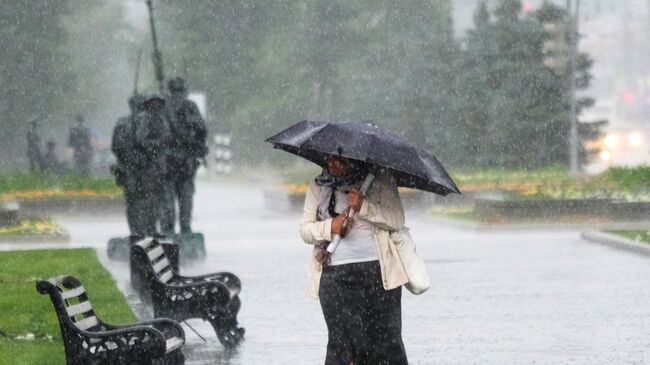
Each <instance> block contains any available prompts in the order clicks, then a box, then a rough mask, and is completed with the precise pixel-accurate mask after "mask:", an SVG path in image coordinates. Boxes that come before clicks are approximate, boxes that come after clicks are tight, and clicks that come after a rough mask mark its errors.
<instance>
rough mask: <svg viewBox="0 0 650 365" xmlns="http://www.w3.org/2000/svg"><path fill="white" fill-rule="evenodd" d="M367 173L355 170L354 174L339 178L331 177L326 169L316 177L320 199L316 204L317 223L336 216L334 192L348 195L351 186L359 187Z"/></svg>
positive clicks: (363, 170)
mask: <svg viewBox="0 0 650 365" xmlns="http://www.w3.org/2000/svg"><path fill="white" fill-rule="evenodd" d="M367 174H368V171H366V169H364V168H356V169H354V172H353V173H351V174H349V175H346V176H341V177H336V176H332V175H331V174H330V173H329V172H328V171H327V169H325V168H324V169H323V172H322V173H321V174H320V175H318V176H316V179H315V181H316V185H318V186H320V187H321V190H320V199H319V202H318V212H317V219H318V220H319V221H323V220H326V219H328V218H333V217H335V216H337V213H336V212H335V211H334V207H335V205H336V198H335V195H334V192H335V191H337V190H338V191H341V192H343V193H346V194H347V193H349V192H350V190H352V187H353V186H357V187H358V186H361V184H362V183H363V180H364V179H365V178H366V175H367Z"/></svg>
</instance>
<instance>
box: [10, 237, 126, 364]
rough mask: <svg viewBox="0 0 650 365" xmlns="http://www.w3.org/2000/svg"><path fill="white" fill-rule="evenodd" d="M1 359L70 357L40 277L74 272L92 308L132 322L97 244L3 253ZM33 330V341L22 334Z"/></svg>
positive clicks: (50, 361)
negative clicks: (41, 291) (38, 287)
mask: <svg viewBox="0 0 650 365" xmlns="http://www.w3.org/2000/svg"><path fill="white" fill-rule="evenodd" d="M0 272H1V273H2V275H0V287H1V288H2V295H1V296H0V330H2V332H3V333H4V334H5V336H3V337H0V358H2V359H11V363H12V364H17V365H18V364H44V365H49V364H52V365H54V364H62V363H64V362H65V354H64V349H63V340H62V338H61V332H60V330H59V324H58V321H57V318H56V314H55V312H54V308H53V307H52V303H51V301H50V299H49V297H48V296H45V295H40V294H38V292H37V291H36V285H35V284H36V280H39V279H46V278H50V277H53V276H59V275H73V276H76V277H78V278H79V279H80V280H81V281H82V282H83V284H84V287H85V288H86V290H87V292H88V295H89V296H90V297H91V300H92V303H93V308H94V309H95V311H96V312H97V313H98V314H99V315H100V316H101V317H102V319H105V320H106V321H107V322H112V323H133V322H134V321H135V316H134V315H133V312H132V311H131V309H130V308H129V306H128V304H127V302H126V300H125V298H124V296H123V295H122V293H120V291H119V290H118V289H117V287H116V286H115V282H114V281H113V279H112V278H111V275H110V274H109V273H108V272H107V271H106V270H105V269H104V268H103V267H102V265H101V264H100V263H99V261H98V260H97V256H96V254H95V251H94V250H93V249H88V248H84V249H71V250H34V251H8V252H0ZM30 333H31V334H33V335H34V340H33V341H28V340H18V339H16V337H18V336H27V335H28V334H30Z"/></svg>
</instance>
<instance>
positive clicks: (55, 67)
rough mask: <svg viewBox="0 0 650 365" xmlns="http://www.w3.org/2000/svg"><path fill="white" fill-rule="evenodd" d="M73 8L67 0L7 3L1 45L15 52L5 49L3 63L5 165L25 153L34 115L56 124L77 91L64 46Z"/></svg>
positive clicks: (0, 140)
mask: <svg viewBox="0 0 650 365" xmlns="http://www.w3.org/2000/svg"><path fill="white" fill-rule="evenodd" d="M70 11H71V10H70V2H69V1H67V0H54V1H47V2H29V3H26V2H24V1H4V2H3V9H2V12H0V46H2V49H4V50H11V52H4V53H3V62H2V63H1V65H0V82H1V83H2V85H3V87H2V90H0V128H1V129H2V131H3V133H0V146H2V147H0V149H1V151H0V152H2V154H3V156H5V158H3V159H2V161H1V162H0V164H1V165H5V166H7V165H10V166H12V165H13V164H15V161H17V158H18V157H23V155H24V153H23V151H25V148H24V147H23V146H24V145H25V137H24V136H25V133H26V128H27V125H28V121H29V119H33V118H41V119H43V122H41V124H47V123H52V122H53V118H52V117H55V116H58V115H60V112H61V111H62V109H63V105H64V103H65V101H66V100H68V99H69V96H70V95H71V93H72V90H73V86H74V82H73V81H72V75H71V73H70V72H69V70H68V69H67V68H66V67H65V64H66V61H67V59H68V57H67V54H66V49H65V47H64V46H65V41H66V36H67V33H66V29H65V23H64V20H65V17H66V16H67V15H68V14H69V13H70ZM12 157H13V158H12ZM12 167H15V166H12Z"/></svg>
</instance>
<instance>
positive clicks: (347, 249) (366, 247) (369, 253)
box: [331, 191, 379, 265]
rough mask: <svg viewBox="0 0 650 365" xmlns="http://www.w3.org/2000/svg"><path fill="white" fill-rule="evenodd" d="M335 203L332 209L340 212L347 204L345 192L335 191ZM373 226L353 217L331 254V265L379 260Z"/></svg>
mask: <svg viewBox="0 0 650 365" xmlns="http://www.w3.org/2000/svg"><path fill="white" fill-rule="evenodd" d="M334 197H335V198H336V204H335V206H334V211H335V212H336V213H341V212H342V211H343V210H344V209H345V208H346V207H347V206H348V202H347V194H345V193H344V192H341V191H335V192H334ZM372 230H373V226H372V224H370V223H369V222H368V221H366V220H365V219H362V218H360V217H358V216H355V218H354V224H353V225H352V228H351V229H350V230H348V233H347V234H346V235H345V237H343V239H341V242H340V243H339V246H338V247H337V248H336V251H335V252H334V253H333V254H332V263H331V264H332V265H343V264H351V263H355V262H367V261H374V260H379V256H378V255H377V247H376V244H375V242H374V236H373V231H372Z"/></svg>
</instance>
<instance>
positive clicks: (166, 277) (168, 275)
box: [159, 270, 174, 284]
mask: <svg viewBox="0 0 650 365" xmlns="http://www.w3.org/2000/svg"><path fill="white" fill-rule="evenodd" d="M172 277H174V273H173V272H172V271H171V270H167V271H165V272H164V273H163V274H162V275H160V277H159V279H160V281H162V282H163V283H165V284H167V282H168V281H169V280H171V278H172Z"/></svg>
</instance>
